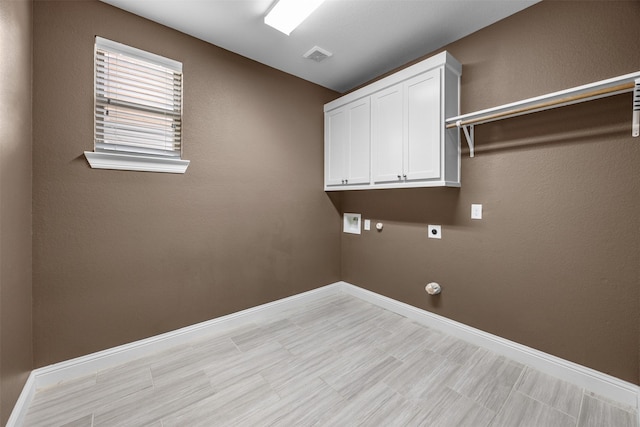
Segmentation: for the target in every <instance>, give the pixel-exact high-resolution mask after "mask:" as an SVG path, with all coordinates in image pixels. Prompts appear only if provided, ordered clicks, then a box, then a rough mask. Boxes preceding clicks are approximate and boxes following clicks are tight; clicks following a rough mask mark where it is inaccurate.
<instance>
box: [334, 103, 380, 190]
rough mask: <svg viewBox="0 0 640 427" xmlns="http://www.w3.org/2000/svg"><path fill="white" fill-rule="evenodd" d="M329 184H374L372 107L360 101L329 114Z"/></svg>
mask: <svg viewBox="0 0 640 427" xmlns="http://www.w3.org/2000/svg"><path fill="white" fill-rule="evenodd" d="M324 133H325V146H324V150H325V175H324V176H325V185H326V186H336V185H340V186H345V185H355V184H368V183H369V182H370V181H371V173H370V171H371V158H370V152H371V142H370V141H371V108H370V102H369V98H363V99H359V100H357V101H354V102H351V103H349V104H347V105H344V106H342V107H340V108H337V109H335V110H332V111H330V112H329V113H327V114H326V115H325V120H324Z"/></svg>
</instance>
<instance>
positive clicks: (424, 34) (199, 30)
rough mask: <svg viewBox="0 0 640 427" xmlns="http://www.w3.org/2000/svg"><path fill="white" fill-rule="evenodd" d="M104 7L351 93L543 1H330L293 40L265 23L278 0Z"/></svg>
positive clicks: (121, 1)
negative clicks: (318, 54)
mask: <svg viewBox="0 0 640 427" xmlns="http://www.w3.org/2000/svg"><path fill="white" fill-rule="evenodd" d="M101 1H103V2H105V3H108V4H111V5H113V6H116V7H118V8H121V9H124V10H126V11H129V12H132V13H134V14H136V15H140V16H142V17H144V18H147V19H150V20H152V21H155V22H158V23H160V24H163V25H166V26H168V27H171V28H175V29H176V30H179V31H181V32H184V33H186V34H189V35H192V36H194V37H196V38H199V39H201V40H204V41H207V42H209V43H211V44H214V45H216V46H220V47H222V48H224V49H227V50H230V51H232V52H235V53H238V54H240V55H242V56H245V57H248V58H251V59H253V60H255V61H258V62H261V63H263V64H266V65H269V66H271V67H273V68H277V69H279V70H282V71H284V72H286V73H289V74H293V75H295V76H298V77H300V78H302V79H305V80H308V81H311V82H313V83H317V84H319V85H321V86H324V87H327V88H330V89H333V90H335V91H338V92H346V91H348V90H350V89H352V88H354V87H356V86H358V85H361V84H363V83H365V82H367V81H369V80H371V79H373V78H375V77H377V76H379V75H381V74H384V73H386V72H388V71H390V70H392V69H394V68H397V67H399V66H401V65H404V64H406V63H407V62H410V61H413V60H414V59H416V58H419V57H421V56H423V55H425V54H427V53H430V52H433V51H435V50H438V49H440V48H441V47H443V46H445V45H447V44H449V43H451V42H453V41H455V40H458V39H460V38H462V37H464V36H466V35H469V34H471V33H473V32H475V31H477V30H479V29H481V28H484V27H486V26H488V25H491V24H492V23H494V22H496V21H499V20H501V19H503V18H506V17H507V16H509V15H512V14H514V13H516V12H519V11H520V10H522V9H525V8H527V7H529V6H531V5H533V4H535V3H537V2H538V1H540V0H327V1H326V2H325V3H324V4H323V5H321V6H320V7H319V8H318V9H317V10H316V11H315V12H314V13H313V14H312V15H311V16H310V17H309V18H307V19H306V20H305V21H304V22H303V23H302V24H301V25H300V26H299V27H298V28H296V29H295V30H294V31H293V32H292V33H291V35H290V36H287V35H285V34H282V33H280V32H279V31H277V30H275V29H273V28H271V27H269V26H268V25H265V24H264V15H265V14H266V13H267V12H268V11H269V10H270V9H271V7H272V6H273V5H274V4H275V2H276V0H101ZM301 1H303V0H301ZM314 46H319V47H321V48H322V49H324V50H327V51H329V52H331V53H332V54H333V56H331V57H329V58H327V59H325V60H324V61H322V62H315V61H313V60H311V59H306V58H303V55H304V54H305V53H306V52H307V51H309V50H310V49H311V48H313V47H314Z"/></svg>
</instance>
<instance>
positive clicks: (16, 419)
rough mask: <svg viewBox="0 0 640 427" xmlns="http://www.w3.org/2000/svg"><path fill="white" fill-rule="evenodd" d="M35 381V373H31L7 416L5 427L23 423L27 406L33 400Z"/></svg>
mask: <svg viewBox="0 0 640 427" xmlns="http://www.w3.org/2000/svg"><path fill="white" fill-rule="evenodd" d="M35 381H36V371H31V373H30V374H29V378H27V381H26V383H25V384H24V387H22V392H21V393H20V396H18V401H17V402H16V404H15V406H14V407H13V411H11V414H10V415H9V420H8V421H7V426H6V427H14V426H21V425H22V424H23V423H24V417H25V416H26V415H27V410H28V409H29V404H31V401H32V400H33V395H34V394H36V383H35Z"/></svg>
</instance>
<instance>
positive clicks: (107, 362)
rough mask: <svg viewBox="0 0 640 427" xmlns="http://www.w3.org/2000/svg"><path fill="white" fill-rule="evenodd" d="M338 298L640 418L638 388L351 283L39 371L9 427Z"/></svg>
mask: <svg viewBox="0 0 640 427" xmlns="http://www.w3.org/2000/svg"><path fill="white" fill-rule="evenodd" d="M337 292H344V293H347V294H349V295H352V296H354V297H357V298H360V299H362V300H364V301H367V302H369V303H371V304H374V305H377V306H379V307H382V308H384V309H387V310H389V311H392V312H395V313H397V314H400V315H402V316H405V317H407V318H409V319H411V320H413V321H415V322H418V323H420V324H423V325H425V326H429V327H431V328H434V329H438V330H441V331H442V332H445V333H447V334H450V335H452V336H455V337H457V338H460V339H463V340H465V341H468V342H470V343H473V344H475V345H478V346H480V347H483V348H486V349H488V350H490V351H493V352H495V353H498V354H501V355H504V356H505V357H508V358H510V359H513V360H515V361H517V362H520V363H522V364H524V365H527V366H530V367H532V368H535V369H537V370H539V371H541V372H544V373H546V374H549V375H552V376H554V377H556V378H560V379H562V380H565V381H567V382H570V383H573V384H575V385H577V386H579V387H583V388H585V389H588V390H590V391H593V392H595V393H597V394H599V395H601V396H603V397H606V398H608V399H611V400H614V401H616V402H619V403H621V404H624V405H626V406H631V407H634V408H636V412H638V413H640V411H638V399H639V397H640V387H638V386H637V385H635V384H631V383H628V382H626V381H623V380H620V379H618V378H615V377H612V376H610V375H606V374H603V373H601V372H598V371H596V370H593V369H590V368H587V367H585V366H581V365H578V364H576V363H573V362H569V361H567V360H564V359H561V358H559V357H556V356H552V355H550V354H547V353H544V352H541V351H539V350H535V349H533V348H530V347H527V346H524V345H522V344H518V343H515V342H513V341H509V340H507V339H504V338H501V337H498V336H495V335H492V334H489V333H487V332H484V331H481V330H479V329H475V328H472V327H470V326H467V325H464V324H462V323H459V322H456V321H453V320H451V319H448V318H446V317H442V316H440V315H437V314H434V313H431V312H428V311H425V310H421V309H419V308H416V307H413V306H411V305H409V304H405V303H402V302H400V301H396V300H394V299H391V298H388V297H385V296H383V295H380V294H377V293H375V292H371V291H368V290H366V289H363V288H360V287H357V286H354V285H351V284H349V283H346V282H336V283H333V284H330V285H327V286H323V287H320V288H317V289H314V290H311V291H308V292H304V293H301V294H297V295H294V296H291V297H288V298H284V299H281V300H277V301H273V302H270V303H267V304H263V305H260V306H257V307H253V308H249V309H247V310H242V311H239V312H237V313H232V314H229V315H227V316H222V317H219V318H216V319H212V320H209V321H206V322H202V323H198V324H195V325H191V326H187V327H185V328H181V329H177V330H175V331H171V332H168V333H165V334H161V335H157V336H154V337H150V338H147V339H143V340H140V341H135V342H133V343H129V344H125V345H121V346H118V347H114V348H111V349H108V350H104V351H99V352H96V353H92V354H89V355H86V356H82V357H78V358H75V359H71V360H67V361H64V362H60V363H56V364H54V365H49V366H45V367H42V368H38V369H35V370H34V371H33V372H31V374H30V375H29V378H28V380H27V382H26V384H25V386H24V388H23V390H22V393H21V394H20V397H19V398H18V402H17V403H16V405H15V407H14V409H13V411H12V413H11V416H10V417H9V421H8V422H7V427H18V426H21V425H22V424H23V421H24V417H25V415H26V411H27V409H28V408H29V404H30V403H31V400H32V399H33V396H34V394H35V392H36V390H37V389H39V388H42V387H47V386H51V385H54V384H57V383H59V382H61V381H65V380H69V379H73V378H78V377H81V376H85V375H90V374H92V373H94V372H97V371H99V370H102V369H105V368H108V367H111V366H115V365H118V364H121V363H125V362H127V361H129V360H133V359H137V358H140V357H144V356H148V355H151V354H153V353H156V352H159V351H162V350H166V349H169V348H171V347H173V346H176V345H180V344H183V343H187V342H190V341H193V340H197V339H200V338H205V337H207V336H209V335H212V334H215V333H220V332H223V331H224V330H225V329H230V328H234V327H237V326H240V325H243V324H247V323H252V322H254V323H255V322H259V321H260V320H261V319H264V318H268V317H270V316H273V315H276V314H281V313H282V311H284V310H289V309H294V308H296V307H298V306H300V305H303V304H307V303H309V302H313V301H315V300H317V299H319V298H322V297H325V296H329V295H333V294H335V293H337ZM639 420H640V414H639ZM638 425H639V426H640V422H639V424H638Z"/></svg>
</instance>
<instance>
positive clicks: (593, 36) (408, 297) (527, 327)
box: [342, 1, 640, 383]
mask: <svg viewBox="0 0 640 427" xmlns="http://www.w3.org/2000/svg"><path fill="white" fill-rule="evenodd" d="M638 17H640V2H637V1H634V2H548V1H544V2H542V3H539V4H537V5H535V6H533V7H531V8H529V9H526V10H524V11H523V12H521V13H518V14H516V15H513V16H512V17H509V18H507V19H505V20H503V21H501V22H499V23H497V24H495V25H492V26H491V27H488V28H486V29H484V30H481V31H479V32H477V33H475V34H472V35H471V36H469V37H467V38H465V39H462V40H460V41H458V42H456V43H453V44H451V45H449V46H447V47H446V49H447V50H449V51H450V52H451V53H452V54H453V55H454V56H455V57H456V58H457V59H458V60H459V61H461V62H462V64H463V76H462V89H461V93H462V100H461V102H462V105H461V107H462V108H461V109H462V113H467V112H472V111H476V110H479V109H484V108H490V107H493V106H497V105H501V104H504V103H508V102H513V101H517V100H520V99H524V98H528V97H532V96H538V95H542V94H545V93H549V92H553V91H558V90H562V89H566V88H570V87H573V86H578V85H581V84H587V83H590V82H594V81H598V80H602V79H605V78H610V77H614V76H617V75H622V74H627V73H631V72H635V71H638V70H640V50H638V49H637V43H638V40H640V27H639V26H638V25H637V22H636V20H637V18H638ZM631 99H632V98H631V94H624V95H618V96H614V97H610V98H607V99H602V100H598V101H591V102H587V103H583V104H579V105H576V106H572V107H565V108H562V109H558V110H552V111H547V112H542V113H537V114H532V115H529V116H526V117H520V118H514V119H509V120H504V121H500V122H495V123H492V124H485V125H481V126H477V127H476V145H477V148H476V157H475V158H469V157H468V150H466V149H465V151H464V152H463V159H462V188H461V189H453V188H448V189H416V190H406V191H405V190H390V191H389V190H382V191H368V192H345V193H344V194H343V195H342V209H343V211H344V212H360V213H362V214H363V215H364V216H363V218H371V219H373V220H374V223H375V221H377V220H380V221H383V222H384V223H385V227H384V230H383V231H382V232H381V233H378V232H376V231H370V232H364V234H363V235H361V236H357V235H350V234H343V235H342V279H343V280H345V281H347V282H351V283H353V284H355V285H359V286H362V287H366V288H368V289H371V290H373V291H375V292H379V293H382V294H384V295H388V296H390V297H392V298H395V299H398V300H401V301H404V302H407V303H409V304H412V305H414V306H417V307H421V308H424V309H426V310H429V311H432V312H435V313H438V314H440V315H443V316H446V317H449V318H451V319H454V320H457V321H460V322H463V323H465V324H468V325H471V326H474V327H476V328H479V329H482V330H485V331H488V332H491V333H493V334H497V335H499V336H502V337H505V338H507V339H510V340H513V341H516V342H519V343H522V344H525V345H527V346H530V347H533V348H536V349H539V350H542V351H545V352H548V353H551V354H554V355H557V356H559V357H562V358H565V359H568V360H571V361H574V362H577V363H580V364H582V365H586V366H589V367H592V368H595V369H597V370H599V371H602V372H606V373H609V374H611V375H614V376H616V377H619V378H622V379H624V380H627V381H630V382H633V383H639V379H640V378H639V374H638V365H639V354H640V353H639V326H640V317H639V316H640V295H639V292H638V291H639V284H640V261H639V260H640V214H639V212H640V167H639V166H638V165H640V141H639V140H638V139H637V138H632V137H631V106H632V101H631ZM463 147H466V142H464V140H463ZM472 203H482V204H483V207H484V219H483V220H481V221H472V220H471V219H470V207H471V204H472ZM427 224H441V225H442V226H443V239H442V240H433V239H427V233H426V230H427ZM430 281H437V282H439V283H440V284H441V285H442V288H443V291H442V294H441V295H440V296H437V297H430V296H429V295H427V294H426V293H425V291H424V286H425V284H426V283H428V282H430Z"/></svg>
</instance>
